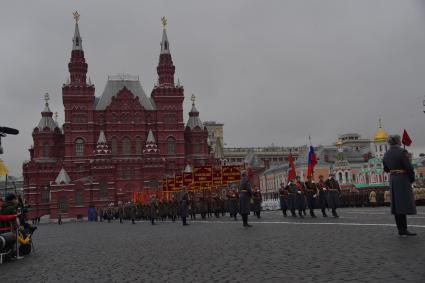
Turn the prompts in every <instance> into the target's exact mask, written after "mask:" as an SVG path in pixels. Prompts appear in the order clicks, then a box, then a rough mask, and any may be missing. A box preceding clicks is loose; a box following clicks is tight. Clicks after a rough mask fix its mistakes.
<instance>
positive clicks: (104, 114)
mask: <svg viewBox="0 0 425 283" xmlns="http://www.w3.org/2000/svg"><path fill="white" fill-rule="evenodd" d="M78 17H79V15H78V14H77V16H76V23H75V33H74V37H73V39H72V43H73V44H72V51H71V59H70V62H69V63H68V70H69V74H70V76H69V79H68V80H67V82H66V83H65V84H63V85H62V99H63V105H64V109H65V115H64V117H65V122H64V124H63V126H62V128H61V127H60V126H59V125H58V123H57V122H56V121H55V120H54V119H53V113H52V111H51V110H50V108H49V104H48V95H46V103H45V106H44V110H43V111H42V112H41V120H40V122H39V124H38V126H37V127H35V128H34V130H33V133H32V136H33V140H34V145H33V146H32V147H31V148H30V149H29V151H30V156H31V160H30V161H28V162H26V163H24V165H23V175H24V192H25V197H26V199H27V200H28V202H29V203H30V204H31V206H32V209H31V212H30V215H29V217H31V218H32V217H40V216H43V215H48V214H49V215H50V217H51V218H56V217H57V215H58V213H59V212H60V213H61V215H62V217H65V218H66V217H77V216H87V211H88V207H89V206H92V207H93V206H94V207H105V206H106V205H108V204H109V203H111V202H114V203H117V202H118V201H124V202H125V201H129V200H131V198H132V195H133V193H134V192H160V190H161V188H162V187H161V182H160V181H161V180H162V178H163V177H164V176H166V175H168V176H173V175H174V174H175V173H180V172H182V171H183V169H184V168H185V167H186V166H197V165H208V164H212V163H213V162H214V159H213V157H212V155H211V154H210V149H209V147H208V143H207V139H208V132H207V129H206V128H205V127H204V125H203V123H202V122H201V120H200V118H199V112H198V111H197V110H196V108H195V103H194V97H193V99H192V109H191V111H190V112H189V118H188V121H187V123H186V125H185V123H184V119H183V101H184V88H183V86H181V85H180V83H179V82H177V83H175V82H174V71H175V66H174V65H173V61H172V58H171V53H170V44H169V41H168V38H167V33H166V28H165V27H166V20H165V19H163V26H164V28H163V33H162V40H161V50H160V55H159V63H158V66H157V68H156V71H157V74H158V82H157V83H156V84H155V85H154V87H153V90H152V92H151V95H150V97H148V96H147V95H146V94H145V92H144V90H143V87H142V86H141V84H140V81H139V79H138V77H137V76H130V75H118V76H109V77H108V81H107V82H106V86H105V88H104V90H103V92H102V94H101V95H100V97H97V96H95V87H94V85H93V84H92V83H91V81H90V78H89V79H88V80H87V77H86V76H87V68H88V65H87V63H86V60H85V57H84V51H83V46H82V39H81V36H80V32H79V27H78Z"/></svg>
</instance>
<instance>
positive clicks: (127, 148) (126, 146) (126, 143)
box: [122, 138, 131, 155]
mask: <svg viewBox="0 0 425 283" xmlns="http://www.w3.org/2000/svg"><path fill="white" fill-rule="evenodd" d="M122 153H123V154H125V155H129V154H130V153H131V143H130V139H129V138H124V139H123V141H122Z"/></svg>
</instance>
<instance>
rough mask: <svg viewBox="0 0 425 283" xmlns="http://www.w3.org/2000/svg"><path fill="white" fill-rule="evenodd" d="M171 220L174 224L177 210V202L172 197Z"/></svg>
mask: <svg viewBox="0 0 425 283" xmlns="http://www.w3.org/2000/svg"><path fill="white" fill-rule="evenodd" d="M170 207H171V220H172V221H173V222H174V221H176V219H177V213H178V210H179V202H178V201H177V199H176V197H174V196H173V198H172V200H171V206H170Z"/></svg>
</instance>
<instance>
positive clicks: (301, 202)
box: [295, 176, 305, 218]
mask: <svg viewBox="0 0 425 283" xmlns="http://www.w3.org/2000/svg"><path fill="white" fill-rule="evenodd" d="M295 186H296V187H297V190H296V192H297V194H296V197H295V205H296V208H297V209H298V215H299V216H300V218H304V216H303V212H304V210H305V186H304V183H303V182H301V178H300V176H297V177H296V182H295Z"/></svg>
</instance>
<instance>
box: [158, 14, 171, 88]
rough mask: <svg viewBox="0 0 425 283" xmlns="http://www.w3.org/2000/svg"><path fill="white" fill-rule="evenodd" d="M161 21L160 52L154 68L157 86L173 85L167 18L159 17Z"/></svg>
mask: <svg viewBox="0 0 425 283" xmlns="http://www.w3.org/2000/svg"><path fill="white" fill-rule="evenodd" d="M161 22H162V28H163V29H162V40H161V43H160V45H161V53H160V55H159V64H158V67H157V68H156V71H157V73H158V83H159V86H165V85H169V86H174V72H175V67H174V65H173V60H172V59H171V53H170V43H169V41H168V37H167V30H166V28H167V19H166V18H165V17H162V18H161Z"/></svg>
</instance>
